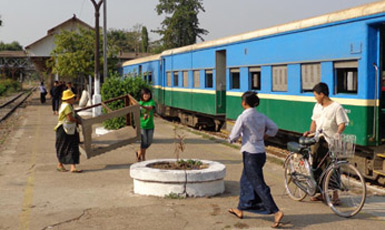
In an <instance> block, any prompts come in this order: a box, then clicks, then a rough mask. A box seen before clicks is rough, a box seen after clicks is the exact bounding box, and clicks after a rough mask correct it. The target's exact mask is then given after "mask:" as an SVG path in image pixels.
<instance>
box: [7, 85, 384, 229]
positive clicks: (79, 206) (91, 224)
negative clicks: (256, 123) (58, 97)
mask: <svg viewBox="0 0 385 230" xmlns="http://www.w3.org/2000/svg"><path fill="white" fill-rule="evenodd" d="M56 122H57V116H54V115H52V112H51V107H50V105H49V104H46V105H40V103H39V99H38V94H37V93H35V94H34V97H33V100H32V102H31V104H30V105H29V106H28V107H26V108H25V109H22V110H21V111H20V119H19V121H18V123H19V125H20V126H19V128H18V129H17V130H15V131H13V132H12V133H11V135H10V136H9V137H8V139H7V140H6V142H5V143H4V144H2V145H1V147H0V148H1V150H0V229H12V230H13V229H38V230H42V229H44V230H45V229H71V230H72V229H130V230H143V229H151V230H153V229H159V230H163V229H165V230H166V229H194V230H195V229H200V230H213V229H215V230H216V229H218V230H219V229H221V230H222V229H270V225H271V224H272V221H273V216H262V215H256V214H253V213H249V212H246V213H245V218H244V219H242V220H240V219H237V218H236V217H234V216H233V215H230V214H229V213H228V212H227V209H228V208H232V207H236V205H237V202H238V196H239V178H240V176H241V171H242V161H241V155H240V153H239V150H238V149H235V148H232V147H229V146H226V145H223V144H221V143H220V141H216V140H212V139H209V138H204V137H203V136H201V135H197V134H194V133H192V132H189V131H184V135H185V137H186V150H185V152H183V153H182V154H181V157H183V158H194V159H207V160H214V161H218V162H221V163H223V164H225V165H226V171H227V172H226V177H225V193H224V194H222V195H220V196H215V197H212V198H187V199H165V198H162V197H146V196H140V195H136V194H134V193H133V180H132V178H131V177H130V175H129V167H130V165H132V164H133V163H134V162H135V151H136V150H137V148H138V147H139V144H138V143H135V144H132V145H129V146H126V147H123V148H120V149H117V150H115V151H112V152H109V153H106V154H103V155H101V156H98V157H95V158H91V159H89V160H86V159H85V158H83V157H82V158H81V160H80V165H79V168H80V169H83V170H84V173H82V174H71V173H69V172H65V173H60V172H57V171H56V170H55V169H56V164H57V160H56V153H55V133H54V131H53V127H54V126H55V124H56ZM172 130H173V125H172V124H170V123H168V122H166V121H163V120H160V119H156V120H155V137H154V138H155V139H154V141H155V142H154V144H153V145H152V146H151V147H150V148H149V150H148V153H147V157H148V159H149V160H151V159H158V158H174V140H173V131H172ZM275 162H276V161H274V162H273V161H272V160H271V158H269V160H268V162H267V163H266V165H265V168H264V174H265V179H266V183H267V184H268V185H269V186H270V189H271V191H272V195H273V197H274V199H275V201H276V203H277V205H278V206H279V207H280V209H282V210H283V211H284V212H285V215H286V216H285V217H284V221H285V222H290V223H288V224H286V225H285V226H284V227H283V228H285V229H320V230H325V229H349V230H353V229H368V228H369V229H384V226H385V198H384V197H382V196H378V195H375V194H370V196H369V197H368V200H367V203H366V206H365V207H364V210H363V211H362V212H361V213H360V214H358V215H357V216H356V217H354V218H352V219H345V218H340V217H338V216H336V215H335V214H333V212H332V211H331V210H330V209H329V207H327V206H326V205H325V204H323V203H321V202H311V201H309V198H306V199H305V200H304V201H303V202H295V201H292V200H290V199H289V198H288V197H287V196H286V195H285V192H284V185H283V183H284V182H283V181H284V179H283V169H282V166H281V165H280V164H277V163H275Z"/></svg>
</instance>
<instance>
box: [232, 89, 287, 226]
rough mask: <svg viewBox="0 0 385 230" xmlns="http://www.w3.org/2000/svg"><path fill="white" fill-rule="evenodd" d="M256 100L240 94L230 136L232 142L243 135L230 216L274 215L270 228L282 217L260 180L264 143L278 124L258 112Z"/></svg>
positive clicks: (247, 94)
mask: <svg viewBox="0 0 385 230" xmlns="http://www.w3.org/2000/svg"><path fill="white" fill-rule="evenodd" d="M258 105H259V98H258V96H257V95H256V93H255V92H251V91H248V92H245V93H244V94H243V95H242V107H243V108H244V111H243V112H242V114H241V115H239V116H238V118H237V120H236V122H235V125H234V127H233V129H232V131H231V134H230V136H229V142H230V143H233V142H235V141H236V140H238V139H239V137H240V136H242V147H241V152H242V157H243V171H242V177H241V181H240V187H241V190H240V197H239V203H238V207H237V208H231V209H229V210H228V211H229V213H231V214H234V215H235V216H237V217H238V218H240V219H242V218H243V211H244V210H248V211H251V212H256V213H259V214H274V224H273V225H272V226H271V227H273V228H277V227H279V225H280V223H281V220H282V218H283V216H284V214H283V212H282V211H280V210H279V209H278V207H277V205H276V204H275V202H274V199H273V197H272V195H271V193H270V188H269V186H267V185H266V183H265V180H264V177H263V170H262V168H263V166H264V165H265V162H266V153H265V142H264V140H265V139H266V138H268V137H269V136H275V134H276V133H277V132H278V127H277V125H276V124H275V123H274V122H273V121H272V120H270V119H269V118H268V117H267V116H265V115H263V114H261V113H259V112H257V110H256V109H255V107H257V106H258Z"/></svg>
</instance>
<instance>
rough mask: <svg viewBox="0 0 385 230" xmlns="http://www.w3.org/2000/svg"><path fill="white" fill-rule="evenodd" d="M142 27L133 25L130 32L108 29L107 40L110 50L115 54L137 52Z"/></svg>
mask: <svg viewBox="0 0 385 230" xmlns="http://www.w3.org/2000/svg"><path fill="white" fill-rule="evenodd" d="M141 30H142V26H141V25H140V24H137V25H135V26H134V27H133V28H132V29H131V30H130V31H128V30H121V29H110V30H109V31H108V33H107V40H108V43H109V44H110V49H112V50H114V51H115V52H117V53H119V52H139V47H140V38H141Z"/></svg>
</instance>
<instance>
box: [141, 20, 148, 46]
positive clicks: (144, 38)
mask: <svg viewBox="0 0 385 230" xmlns="http://www.w3.org/2000/svg"><path fill="white" fill-rule="evenodd" d="M142 52H143V53H147V52H148V32H147V28H146V27H145V26H143V28H142Z"/></svg>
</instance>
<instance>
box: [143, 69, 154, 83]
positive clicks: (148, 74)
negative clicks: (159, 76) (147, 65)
mask: <svg viewBox="0 0 385 230" xmlns="http://www.w3.org/2000/svg"><path fill="white" fill-rule="evenodd" d="M143 78H144V80H145V81H146V82H147V83H151V82H152V72H150V71H147V72H145V73H144V74H143Z"/></svg>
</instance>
